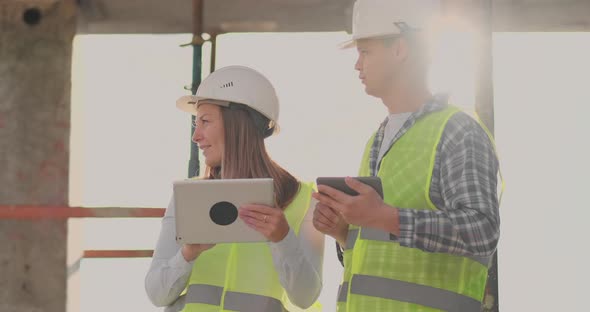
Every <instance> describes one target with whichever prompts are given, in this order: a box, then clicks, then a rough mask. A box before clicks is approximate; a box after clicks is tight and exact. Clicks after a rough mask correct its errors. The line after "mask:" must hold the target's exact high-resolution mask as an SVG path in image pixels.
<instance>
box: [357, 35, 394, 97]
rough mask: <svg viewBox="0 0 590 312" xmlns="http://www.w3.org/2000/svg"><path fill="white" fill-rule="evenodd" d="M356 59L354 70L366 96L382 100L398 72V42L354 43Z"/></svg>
mask: <svg viewBox="0 0 590 312" xmlns="http://www.w3.org/2000/svg"><path fill="white" fill-rule="evenodd" d="M356 46H357V51H358V59H357V61H356V64H355V66H354V68H355V69H356V70H358V71H359V78H360V79H361V82H362V83H363V84H364V85H365V92H367V94H369V95H372V96H375V97H378V98H382V97H383V96H384V95H385V94H386V92H388V91H389V90H390V88H391V87H392V86H393V84H394V83H395V81H396V80H397V77H398V76H399V72H400V64H401V59H402V58H401V55H400V49H399V40H395V41H393V42H390V43H387V44H386V43H385V42H384V41H383V39H361V40H358V41H357V43H356Z"/></svg>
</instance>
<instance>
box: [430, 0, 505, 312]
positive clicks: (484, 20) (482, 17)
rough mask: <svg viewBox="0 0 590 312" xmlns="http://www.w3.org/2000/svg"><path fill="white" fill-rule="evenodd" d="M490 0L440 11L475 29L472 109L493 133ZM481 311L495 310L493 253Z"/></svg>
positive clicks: (446, 4) (456, 0) (446, 3)
mask: <svg viewBox="0 0 590 312" xmlns="http://www.w3.org/2000/svg"><path fill="white" fill-rule="evenodd" d="M492 2H493V1H492V0H443V2H442V4H443V11H444V14H446V15H448V16H455V17H458V18H460V19H462V20H463V21H465V22H467V23H468V24H470V25H472V26H473V27H474V29H475V30H476V32H477V41H476V43H475V44H476V46H477V52H478V55H477V68H476V73H475V79H476V80H477V84H476V87H475V88H476V90H475V110H476V112H477V114H478V115H479V117H480V118H481V120H482V122H483V123H484V124H485V125H486V127H487V128H488V129H489V130H490V132H491V133H492V134H493V133H494V82H493V57H492V52H493V45H492V43H493V42H492V34H493V23H492V22H493V21H492ZM482 311H483V312H498V311H499V296H498V254H497V251H496V253H494V256H493V260H492V263H491V266H490V268H489V272H488V281H487V285H486V290H485V295H484V300H483V306H482Z"/></svg>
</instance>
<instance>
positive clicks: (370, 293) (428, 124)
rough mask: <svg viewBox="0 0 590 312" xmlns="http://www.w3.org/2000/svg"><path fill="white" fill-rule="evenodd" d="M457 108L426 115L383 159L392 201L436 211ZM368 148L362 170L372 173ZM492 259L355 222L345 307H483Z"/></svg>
mask: <svg viewBox="0 0 590 312" xmlns="http://www.w3.org/2000/svg"><path fill="white" fill-rule="evenodd" d="M457 112H458V109H457V108H453V107H447V108H445V109H443V110H441V111H437V112H434V113H431V114H429V115H426V116H424V117H422V118H420V119H419V120H417V121H416V123H415V124H414V125H413V126H412V127H411V128H410V129H409V130H408V131H407V132H406V133H405V134H404V135H403V136H402V137H400V139H399V140H398V141H396V142H395V144H394V145H393V146H392V147H391V149H390V150H389V151H388V153H387V154H386V155H385V156H384V157H383V159H382V162H381V166H380V168H379V171H378V173H377V176H379V177H380V178H381V181H382V185H383V191H384V201H385V203H386V204H388V205H390V206H393V207H401V208H407V209H430V210H436V209H437V208H436V207H435V206H434V204H433V203H432V201H431V200H430V195H429V194H430V182H431V178H432V172H433V167H434V160H435V156H436V150H437V146H438V144H439V142H440V138H441V136H442V133H443V130H444V128H445V125H446V124H447V122H448V120H449V119H450V118H451V116H453V115H454V114H455V113H457ZM373 140H374V136H373V138H371V139H370V140H369V142H368V144H367V146H366V149H365V154H364V157H363V161H362V164H361V170H360V174H359V175H360V176H369V175H370V171H369V154H370V150H371V146H372V144H373ZM489 262H490V259H488V258H478V257H464V256H458V255H452V254H448V253H432V252H425V251H422V250H419V249H417V248H407V247H403V246H401V245H400V244H399V243H397V242H395V238H394V237H392V235H391V234H390V233H386V232H384V231H381V230H375V229H372V228H359V227H357V226H352V225H351V226H350V227H349V232H348V238H347V242H346V249H345V250H344V264H345V268H344V278H343V283H342V285H341V286H340V291H339V295H338V311H348V312H358V311H396V312H400V311H402V312H403V311H412V312H416V311H424V312H426V311H441V310H442V311H480V309H481V301H482V299H483V295H484V290H485V285H486V279H487V275H488V264H489Z"/></svg>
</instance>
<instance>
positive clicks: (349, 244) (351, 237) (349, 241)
mask: <svg viewBox="0 0 590 312" xmlns="http://www.w3.org/2000/svg"><path fill="white" fill-rule="evenodd" d="M358 235H359V229H353V230H348V236H347V237H346V246H344V249H345V250H347V249H352V248H354V243H356V237H357V236H358Z"/></svg>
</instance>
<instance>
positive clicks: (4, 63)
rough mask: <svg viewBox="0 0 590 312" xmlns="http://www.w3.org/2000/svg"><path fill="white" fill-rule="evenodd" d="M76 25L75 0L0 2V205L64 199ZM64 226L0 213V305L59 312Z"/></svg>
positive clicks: (62, 302) (63, 285) (3, 308)
mask: <svg viewBox="0 0 590 312" xmlns="http://www.w3.org/2000/svg"><path fill="white" fill-rule="evenodd" d="M75 32H76V2H75V0H2V1H1V2H0V205H25V204H26V205H53V206H65V205H67V204H68V161H69V136H70V76H71V69H70V65H71V57H72V39H73V36H74V34H75ZM67 232H68V231H67V221H66V220H64V219H61V220H60V219H55V220H40V221H30V220H0V311H5V312H12V311H27V312H32V311H47V312H63V311H65V309H66V283H67V274H66V252H67Z"/></svg>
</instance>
